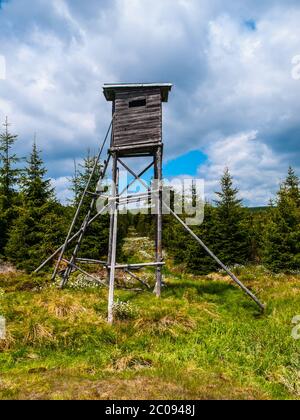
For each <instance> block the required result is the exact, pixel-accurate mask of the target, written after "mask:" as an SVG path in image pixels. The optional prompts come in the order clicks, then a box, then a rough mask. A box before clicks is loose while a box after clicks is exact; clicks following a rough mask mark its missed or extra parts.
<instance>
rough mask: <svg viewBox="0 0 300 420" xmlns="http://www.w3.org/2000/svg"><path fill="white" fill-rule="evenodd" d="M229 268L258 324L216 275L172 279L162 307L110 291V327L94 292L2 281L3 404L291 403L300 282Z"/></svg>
mask: <svg viewBox="0 0 300 420" xmlns="http://www.w3.org/2000/svg"><path fill="white" fill-rule="evenodd" d="M236 270H237V274H238V275H239V276H240V278H241V279H242V280H243V281H244V282H245V283H246V284H247V286H248V287H250V288H251V289H252V290H253V291H255V292H256V293H257V294H258V295H259V297H260V298H261V299H262V301H263V302H265V303H266V304H267V310H266V313H265V314H264V315H262V314H260V312H259V311H258V309H257V308H256V306H255V304H254V303H252V302H251V301H249V299H248V298H247V297H246V296H245V295H244V294H243V293H242V292H241V291H240V290H239V289H237V288H236V287H235V286H233V285H232V284H231V283H230V282H229V281H228V280H227V278H226V277H225V276H223V275H222V274H220V273H218V274H214V275H210V276H207V277H205V276H203V277H194V276H191V275H187V274H182V273H180V272H179V270H177V271H178V272H176V270H174V271H173V272H166V283H167V287H166V288H165V290H164V292H163V297H162V298H161V299H160V300H158V299H156V298H155V296H153V295H152V294H151V293H132V292H128V291H117V292H116V299H118V307H117V308H116V311H117V313H116V315H117V318H118V319H117V321H116V323H115V324H114V325H113V326H109V325H107V323H106V302H107V291H106V290H104V289H102V288H85V289H82V288H80V287H77V288H69V289H66V290H64V291H59V290H57V289H56V288H54V287H52V286H51V285H50V283H49V282H48V278H43V277H33V276H27V275H24V274H20V273H7V274H3V275H0V288H1V289H2V291H3V292H4V293H2V295H0V299H1V300H0V304H1V308H0V313H1V314H2V315H4V316H5V318H6V321H7V336H6V340H0V375H1V376H0V399H300V353H299V350H300V341H296V340H294V339H293V338H292V337H291V331H292V327H293V326H292V323H291V322H292V318H293V317H294V316H295V315H298V314H300V276H297V275H293V276H292V275H290V276H287V275H273V274H271V273H269V272H267V271H266V270H264V269H263V268H262V267H256V268H243V267H240V268H237V269H236ZM149 273H150V272H149ZM149 273H148V274H149ZM149 276H150V274H149ZM118 308H121V309H118ZM118 311H119V313H118ZM118 315H119V316H118Z"/></svg>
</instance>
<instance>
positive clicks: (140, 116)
mask: <svg viewBox="0 0 300 420" xmlns="http://www.w3.org/2000/svg"><path fill="white" fill-rule="evenodd" d="M141 99H146V106H143V107H137V108H129V102H131V101H133V100H141ZM115 113H116V115H115V121H114V144H113V145H114V146H125V145H126V146H127V145H128V146H130V145H138V144H145V145H146V144H149V143H160V142H161V141H162V134H161V132H162V128H161V126H162V105H161V92H160V90H159V89H145V90H141V89H139V90H138V91H132V90H130V91H125V92H124V91H122V92H120V93H117V94H116V100H115Z"/></svg>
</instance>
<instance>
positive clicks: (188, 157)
mask: <svg viewBox="0 0 300 420" xmlns="http://www.w3.org/2000/svg"><path fill="white" fill-rule="evenodd" d="M206 160H207V156H206V155H205V154H204V153H202V152H200V151H199V150H193V151H192V152H189V153H187V154H185V155H181V156H179V157H178V158H176V159H173V160H169V161H168V162H167V163H166V164H165V166H164V177H165V178H168V177H169V178H171V177H172V178H173V177H176V176H180V175H190V176H196V175H197V170H198V168H199V166H200V165H202V164H203V163H204V162H206Z"/></svg>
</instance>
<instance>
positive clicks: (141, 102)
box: [129, 98, 146, 108]
mask: <svg viewBox="0 0 300 420" xmlns="http://www.w3.org/2000/svg"><path fill="white" fill-rule="evenodd" d="M142 106H146V98H144V99H135V100H133V101H130V102H129V108H140V107H142Z"/></svg>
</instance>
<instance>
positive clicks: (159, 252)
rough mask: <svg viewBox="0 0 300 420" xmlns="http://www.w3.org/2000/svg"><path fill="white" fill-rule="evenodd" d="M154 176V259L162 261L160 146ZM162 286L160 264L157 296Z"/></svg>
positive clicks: (156, 286)
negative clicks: (155, 185) (156, 184)
mask: <svg viewBox="0 0 300 420" xmlns="http://www.w3.org/2000/svg"><path fill="white" fill-rule="evenodd" d="M154 172H155V174H154V178H155V179H156V181H157V182H158V187H159V193H158V197H157V206H156V241H155V242H156V244H155V245H156V261H157V262H158V263H159V262H161V261H162V258H163V255H162V147H159V148H158V149H157V152H156V157H155V164H154ZM161 287H162V272H161V266H160V265H158V266H157V268H156V284H155V289H154V291H155V293H156V296H157V297H160V296H161Z"/></svg>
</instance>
